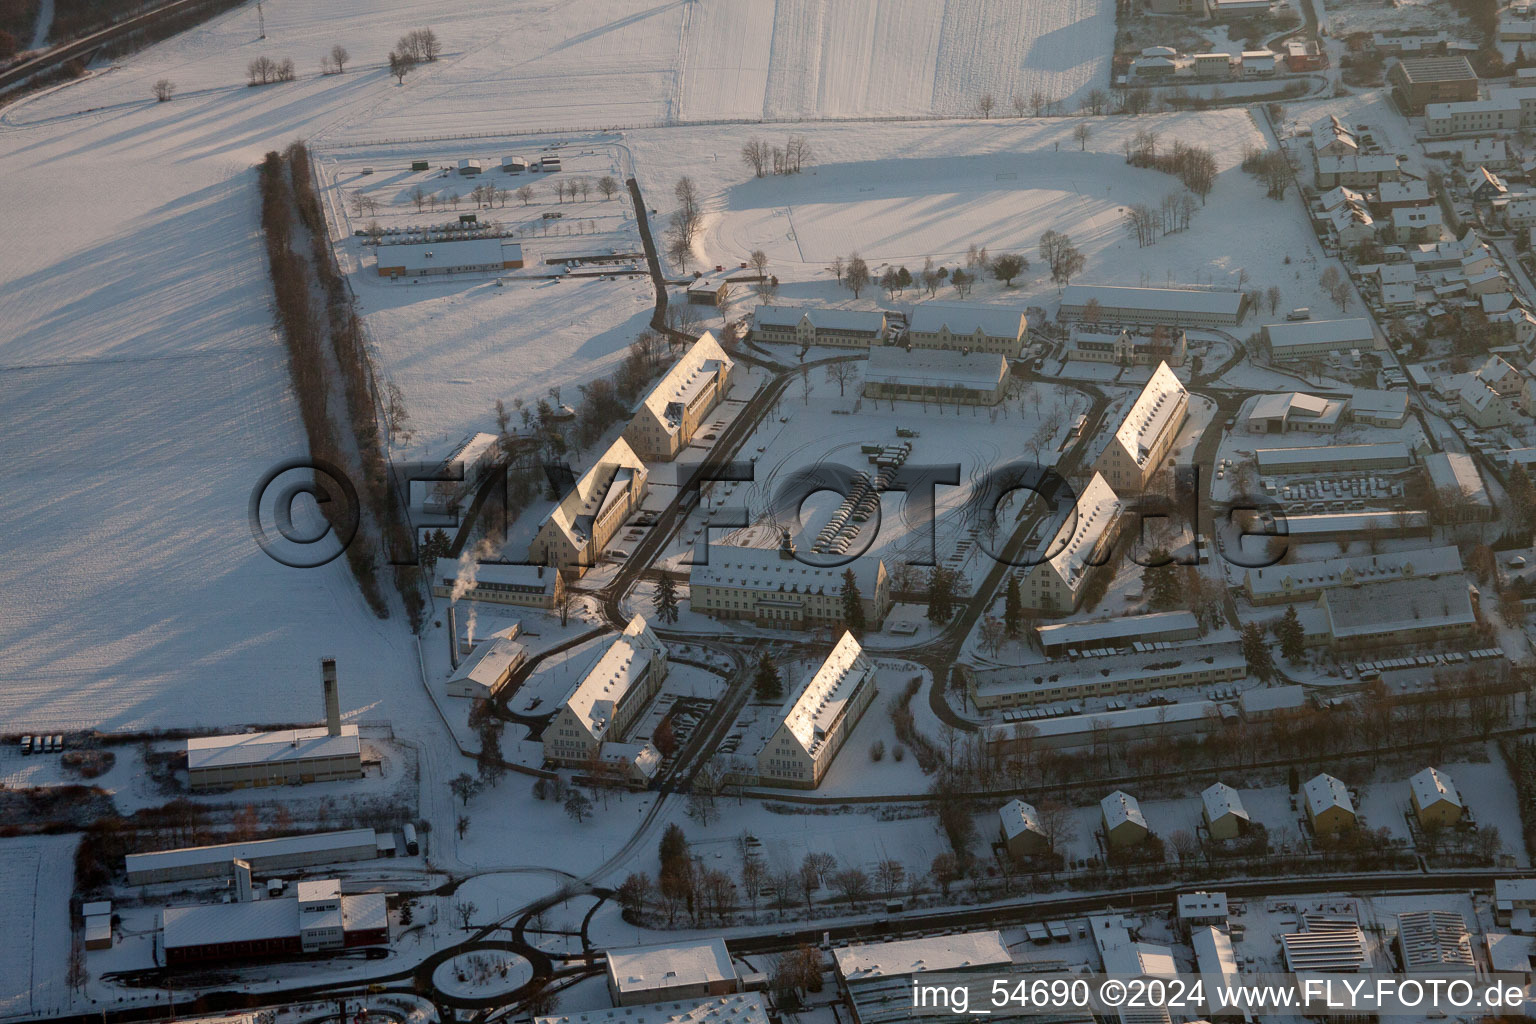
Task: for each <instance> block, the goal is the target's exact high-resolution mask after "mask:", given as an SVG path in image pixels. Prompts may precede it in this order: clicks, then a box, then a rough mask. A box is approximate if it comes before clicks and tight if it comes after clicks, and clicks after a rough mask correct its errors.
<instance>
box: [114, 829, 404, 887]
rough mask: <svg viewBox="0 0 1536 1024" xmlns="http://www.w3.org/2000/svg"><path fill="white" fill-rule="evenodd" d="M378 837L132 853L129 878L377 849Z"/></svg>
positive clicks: (317, 837) (352, 834)
mask: <svg viewBox="0 0 1536 1024" xmlns="http://www.w3.org/2000/svg"><path fill="white" fill-rule="evenodd" d="M377 842H378V839H377V836H376V835H375V834H374V831H373V829H371V828H354V829H346V830H344V831H341V832H315V833H311V834H309V835H302V836H283V837H281V838H278V839H251V840H248V841H246V842H242V843H219V844H217V845H214V846H184V847H181V848H179V849H175V850H155V851H153V852H150V853H130V854H128V855H127V857H126V858H125V860H126V867H127V870H128V874H129V876H130V877H132V876H135V875H139V874H142V873H144V872H151V871H167V870H172V869H176V868H186V867H196V866H202V865H209V864H219V865H225V866H227V865H228V864H229V862H230V861H232V860H235V859H239V860H245V861H254V862H258V863H259V862H262V861H265V860H268V859H270V858H274V857H293V856H300V855H303V854H312V853H324V852H327V851H332V850H349V849H353V848H373V849H375V850H376V849H377Z"/></svg>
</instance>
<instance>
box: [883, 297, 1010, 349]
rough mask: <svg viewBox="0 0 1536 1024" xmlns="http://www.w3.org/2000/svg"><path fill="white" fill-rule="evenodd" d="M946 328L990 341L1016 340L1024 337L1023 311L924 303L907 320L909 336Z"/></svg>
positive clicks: (954, 332)
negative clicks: (980, 335)
mask: <svg viewBox="0 0 1536 1024" xmlns="http://www.w3.org/2000/svg"><path fill="white" fill-rule="evenodd" d="M946 327H947V328H949V333H950V334H956V335H962V336H970V335H973V334H975V333H976V332H977V331H980V332H981V333H982V334H984V335H986V336H987V337H989V338H1010V339H1014V340H1017V339H1018V338H1020V337H1022V336H1023V334H1024V328H1025V319H1024V311H1023V310H1022V309H1008V308H1006V307H1003V306H983V305H978V304H970V303H966V304H958V303H948V302H923V303H919V304H918V305H917V306H915V307H913V309H912V315H911V316H910V317H908V319H907V331H908V333H909V334H938V333H939V332H940V331H941V330H942V329H944V328H946Z"/></svg>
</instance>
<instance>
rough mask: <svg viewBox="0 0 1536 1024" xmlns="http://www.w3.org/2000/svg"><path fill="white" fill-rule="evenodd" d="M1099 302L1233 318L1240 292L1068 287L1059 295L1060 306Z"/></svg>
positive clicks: (1086, 286)
mask: <svg viewBox="0 0 1536 1024" xmlns="http://www.w3.org/2000/svg"><path fill="white" fill-rule="evenodd" d="M1091 299H1097V300H1099V305H1100V306H1103V307H1105V308H1106V309H1145V310H1151V311H1153V312H1161V313H1208V314H1224V315H1227V316H1234V317H1235V316H1236V315H1237V311H1238V309H1239V308H1241V306H1242V303H1243V293H1242V292H1228V291H1209V290H1202V289H1195V288H1139V287H1133V286H1130V285H1108V284H1069V285H1067V287H1066V288H1065V289H1063V290H1062V293H1061V304H1062V305H1063V306H1082V305H1086V304H1087V303H1088V302H1089V300H1091Z"/></svg>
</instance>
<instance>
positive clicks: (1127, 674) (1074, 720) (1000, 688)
mask: <svg viewBox="0 0 1536 1024" xmlns="http://www.w3.org/2000/svg"><path fill="white" fill-rule="evenodd" d="M1223 660H1224V661H1225V662H1226V664H1228V665H1233V666H1236V665H1241V664H1243V660H1242V655H1233V656H1230V657H1228V658H1225V659H1223ZM1191 667H1192V666H1191V665H1188V664H1185V665H1184V668H1183V671H1185V672H1187V671H1189V670H1190V668H1191ZM1201 667H1206V666H1203V665H1202V666H1201ZM1217 667H1221V666H1219V665H1218V666H1217ZM1164 671H1165V673H1166V674H1169V675H1177V674H1178V673H1177V672H1176V671H1175V670H1174V669H1173V668H1171V667H1170V669H1168V670H1164ZM1156 674H1157V673H1155V672H1150V673H1149V672H1147V671H1146V670H1139V671H1138V670H1137V669H1134V668H1131V669H1124V670H1121V671H1117V672H1112V673H1110V674H1109V675H1107V676H1105V675H1100V674H1099V673H1097V672H1094V673H1091V674H1088V673H1085V674H1083V675H1080V676H1073V677H1071V678H1066V679H1059V680H1056V681H1054V682H1051V683H1049V684H1047V685H1049V686H1071V685H1073V684H1080V685H1083V686H1084V687H1085V688H1087V689H1088V690H1092V689H1094V688H1095V687H1097V685H1098V684H1099V683H1109V684H1111V685H1113V684H1115V683H1117V682H1120V681H1122V680H1123V679H1126V678H1141V679H1144V678H1146V677H1147V676H1149V675H1156ZM977 689H978V691H979V692H981V693H983V694H986V695H989V696H995V695H998V694H1001V693H1006V692H1008V691H1010V690H1014V691H1024V692H1028V690H1030V689H1040V687H1037V686H1034V685H1033V684H1032V683H1030V682H1029V681H1028V680H1026V679H1022V678H1016V679H1015V680H1014V681H1013V682H1012V683H1000V684H998V683H988V684H985V685H978V687H977ZM1219 713H1220V705H1219V704H1217V703H1216V702H1215V701H1210V700H1196V701H1181V702H1179V703H1177V704H1152V705H1149V706H1147V707H1144V708H1123V709H1121V710H1119V711H1090V712H1085V713H1083V714H1080V715H1058V716H1056V717H1054V718H1040V719H1036V720H1035V721H1031V722H1028V723H1027V724H1028V726H1029V728H1030V729H1031V730H1033V734H1034V735H1035V736H1036V737H1037V738H1038V739H1041V740H1048V741H1049V740H1055V741H1056V743H1055V745H1056V746H1072V745H1074V744H1073V743H1072V742H1070V740H1071V738H1073V737H1077V738H1082V737H1090V736H1092V735H1093V734H1094V733H1099V734H1103V733H1110V734H1113V733H1115V732H1118V731H1119V730H1121V729H1140V728H1148V727H1151V726H1166V727H1172V726H1176V725H1179V724H1180V723H1183V722H1201V721H1210V720H1212V718H1213V717H1215V716H1216V715H1218V714H1219ZM1019 725H1020V723H1018V722H1008V723H1002V724H998V725H991V726H987V727H986V732H987V735H988V736H989V737H991V738H992V739H993V740H994V741H998V742H1003V741H1007V740H1008V739H1011V738H1012V737H1014V736H1016V735H1017V734H1018V728H1019Z"/></svg>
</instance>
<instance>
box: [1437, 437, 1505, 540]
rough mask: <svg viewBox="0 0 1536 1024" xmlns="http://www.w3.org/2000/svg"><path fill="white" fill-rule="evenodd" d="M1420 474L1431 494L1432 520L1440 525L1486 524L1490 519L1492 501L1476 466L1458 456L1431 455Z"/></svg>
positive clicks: (1472, 461) (1439, 453) (1446, 454)
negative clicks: (1422, 474) (1436, 520)
mask: <svg viewBox="0 0 1536 1024" xmlns="http://www.w3.org/2000/svg"><path fill="white" fill-rule="evenodd" d="M1424 472H1425V473H1426V474H1427V475H1428V477H1429V486H1430V488H1431V489H1432V490H1433V491H1434V495H1435V497H1434V502H1435V506H1436V513H1437V515H1436V518H1438V519H1439V520H1440V521H1441V522H1444V523H1486V522H1488V521H1489V520H1491V519H1492V518H1493V499H1492V498H1490V497H1489V496H1488V485H1487V484H1486V483H1484V482H1483V474H1482V472H1481V471H1479V470H1478V468H1477V462H1476V461H1475V460H1474V459H1473V458H1472V456H1470V455H1466V454H1464V453H1462V452H1431V453H1430V454H1428V455H1426V456H1424Z"/></svg>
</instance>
